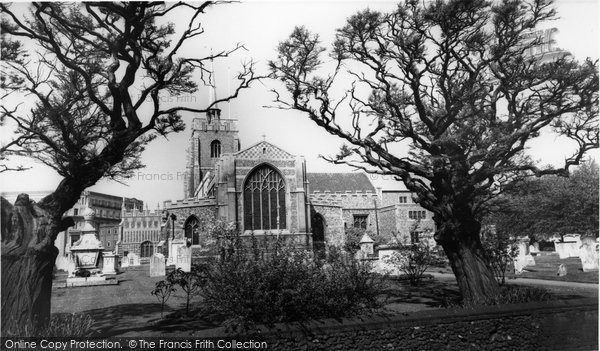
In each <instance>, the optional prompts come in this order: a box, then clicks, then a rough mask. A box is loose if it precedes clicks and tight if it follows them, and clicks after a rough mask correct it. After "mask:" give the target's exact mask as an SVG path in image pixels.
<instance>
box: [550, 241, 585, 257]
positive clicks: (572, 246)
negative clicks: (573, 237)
mask: <svg viewBox="0 0 600 351" xmlns="http://www.w3.org/2000/svg"><path fill="white" fill-rule="evenodd" d="M554 247H555V248H556V253H558V257H559V258H561V259H562V258H569V257H579V244H578V243H577V242H576V241H572V242H564V243H554Z"/></svg>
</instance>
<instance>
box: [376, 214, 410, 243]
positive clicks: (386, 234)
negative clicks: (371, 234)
mask: <svg viewBox="0 0 600 351" xmlns="http://www.w3.org/2000/svg"><path fill="white" fill-rule="evenodd" d="M396 207H397V206H395V205H392V206H387V207H383V208H381V209H380V210H379V237H380V243H383V244H387V243H391V242H392V241H394V240H395V239H396V237H398V239H399V240H402V239H403V237H401V236H400V235H399V234H400V233H398V220H397V218H396V216H397V215H396V212H397V211H396ZM409 239H410V236H409Z"/></svg>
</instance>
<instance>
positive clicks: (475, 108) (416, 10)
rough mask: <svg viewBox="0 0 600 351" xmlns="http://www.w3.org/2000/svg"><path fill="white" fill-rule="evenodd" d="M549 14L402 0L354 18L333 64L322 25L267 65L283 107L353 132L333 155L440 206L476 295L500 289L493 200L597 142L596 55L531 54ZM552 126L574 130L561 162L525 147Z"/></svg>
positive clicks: (444, 241) (451, 248)
mask: <svg viewBox="0 0 600 351" xmlns="http://www.w3.org/2000/svg"><path fill="white" fill-rule="evenodd" d="M554 17H555V11H554V9H553V7H552V3H551V1H548V0H531V1H518V0H514V1H512V0H511V1H502V2H488V1H462V0H450V1H444V2H442V1H436V2H432V3H429V4H427V5H423V4H422V3H421V2H418V1H406V2H404V3H401V4H399V5H398V7H397V9H396V10H395V11H394V12H391V13H387V14H384V13H379V12H375V11H370V10H365V11H362V12H359V13H357V14H356V15H354V16H352V17H350V18H349V19H348V20H347V23H346V25H345V26H344V27H343V28H341V29H338V31H337V39H336V41H335V43H334V45H333V49H332V50H331V57H332V58H333V60H334V61H335V62H334V65H332V66H335V68H333V70H332V73H330V74H329V75H326V76H323V73H322V71H324V70H326V68H327V67H325V65H323V62H322V60H321V57H322V56H321V54H322V52H323V51H324V50H325V49H324V48H322V47H321V46H320V44H319V39H318V36H317V35H314V34H311V33H310V32H309V31H308V30H307V29H305V28H303V27H300V28H296V29H295V30H294V32H293V33H292V34H291V36H290V37H289V39H288V40H286V41H284V42H282V43H281V44H280V45H279V48H278V51H279V54H278V57H277V59H276V60H274V61H272V62H271V63H270V66H271V71H272V76H273V77H275V78H277V79H279V80H281V81H282V82H283V83H284V84H285V88H286V89H285V90H287V92H286V93H283V92H277V91H275V94H276V101H277V103H278V107H279V108H282V109H293V110H297V111H301V112H304V113H305V114H306V115H307V116H308V117H309V118H310V119H311V120H312V121H314V122H315V123H316V124H317V125H318V126H320V127H322V128H324V129H325V130H326V131H327V132H329V133H330V134H333V135H335V136H338V137H340V138H342V139H343V140H344V141H345V143H346V144H345V145H344V146H343V147H342V148H341V151H340V153H339V154H338V155H337V157H332V158H329V160H330V161H331V162H333V163H343V164H349V165H351V166H354V167H356V168H359V169H364V170H365V171H367V172H370V173H377V174H384V175H392V176H395V177H396V178H397V179H399V180H402V181H403V182H404V184H405V185H406V187H407V188H408V189H409V190H411V191H412V192H414V194H415V196H416V198H417V202H418V203H419V204H420V205H421V206H423V207H424V208H426V209H428V210H430V211H432V212H433V214H434V217H433V219H434V221H435V224H436V233H435V239H436V240H437V242H438V243H439V244H440V245H442V247H443V248H444V251H445V252H446V254H447V256H448V258H449V260H450V263H451V266H452V269H453V271H454V274H455V275H456V279H457V282H458V285H459V287H460V290H461V292H462V295H463V299H464V300H465V301H468V302H471V303H485V302H486V301H488V300H490V299H491V298H493V297H494V296H495V295H496V294H497V293H498V291H499V289H498V284H497V283H496V281H495V280H494V275H493V273H492V270H491V269H490V266H489V262H488V261H487V260H486V258H485V255H484V253H483V250H482V246H481V240H480V230H481V224H480V218H481V215H482V213H484V212H485V211H486V209H487V204H488V203H489V201H490V200H491V199H493V198H494V197H496V196H497V195H498V194H500V193H502V192H503V191H505V189H506V188H507V187H508V186H509V185H510V184H512V183H513V182H516V181H518V180H520V179H523V178H526V177H529V176H543V175H548V174H559V175H567V174H568V170H569V167H570V166H572V165H576V164H578V163H579V162H580V161H581V159H582V157H584V155H585V153H586V152H587V151H588V150H590V149H592V148H597V147H598V71H597V63H596V62H592V61H591V60H587V61H585V62H582V63H578V62H576V61H575V60H574V59H573V58H572V57H570V56H568V55H559V56H557V57H556V58H555V59H551V60H550V59H548V58H547V57H545V58H544V60H540V57H536V56H533V55H531V54H530V53H531V50H532V49H534V48H536V47H539V46H541V45H542V44H548V43H547V42H545V41H544V38H543V36H541V35H536V34H535V33H536V32H535V30H536V28H537V27H538V25H539V24H540V23H542V22H544V21H546V20H550V19H552V18H554ZM546 61H547V62H546ZM349 77H350V78H351V80H352V82H351V83H348V80H349ZM340 87H341V89H342V90H344V91H345V94H336V93H338V92H339V91H340ZM348 87H349V88H348ZM346 103H347V105H348V108H347V109H346V110H344V108H346ZM348 111H349V112H348ZM343 116H351V120H350V118H343ZM545 133H554V134H558V135H562V136H563V137H565V138H568V139H569V140H571V141H574V143H573V144H574V145H575V146H576V147H577V149H576V151H575V152H574V153H573V154H572V155H571V156H569V157H567V158H566V160H565V163H564V166H562V167H543V168H542V167H539V166H537V165H536V164H535V163H534V162H533V160H532V159H531V158H530V157H528V156H527V154H526V150H527V146H529V142H530V141H531V140H533V139H535V138H537V137H538V136H540V135H542V134H545ZM402 149H404V150H408V151H407V152H403V151H399V150H402Z"/></svg>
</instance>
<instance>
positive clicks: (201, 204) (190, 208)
mask: <svg viewBox="0 0 600 351" xmlns="http://www.w3.org/2000/svg"><path fill="white" fill-rule="evenodd" d="M165 211H166V213H167V218H170V216H171V214H174V215H175V216H176V217H177V219H176V220H175V239H183V238H184V237H185V232H184V230H185V222H186V221H187V220H188V218H190V217H191V216H196V217H197V218H198V219H199V220H200V222H201V223H202V222H206V221H209V220H210V219H211V218H215V213H216V211H217V207H216V203H215V201H214V199H204V200H188V201H177V202H170V201H169V202H166V203H165ZM169 222H170V220H169ZM170 225H171V223H169V228H168V231H169V232H168V233H167V235H169V237H171V236H172V235H173V233H172V230H173V229H172V227H170ZM204 229H205V226H204V225H201V231H202V232H204ZM205 235H207V234H205ZM201 236H202V234H201ZM163 240H164V239H163Z"/></svg>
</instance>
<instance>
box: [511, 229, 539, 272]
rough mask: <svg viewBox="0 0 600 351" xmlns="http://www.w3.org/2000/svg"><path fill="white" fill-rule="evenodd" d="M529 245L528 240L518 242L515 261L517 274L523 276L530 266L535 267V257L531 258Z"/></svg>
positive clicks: (523, 239) (522, 239)
mask: <svg viewBox="0 0 600 351" xmlns="http://www.w3.org/2000/svg"><path fill="white" fill-rule="evenodd" d="M528 244H529V239H528V238H521V239H519V240H517V257H515V258H514V259H513V264H514V268H515V274H521V273H522V272H523V269H524V268H525V267H526V266H528V265H530V264H534V265H535V261H534V260H533V256H531V255H530V254H529V252H528V249H529V245H528ZM509 250H510V249H509ZM532 261H533V262H532Z"/></svg>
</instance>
